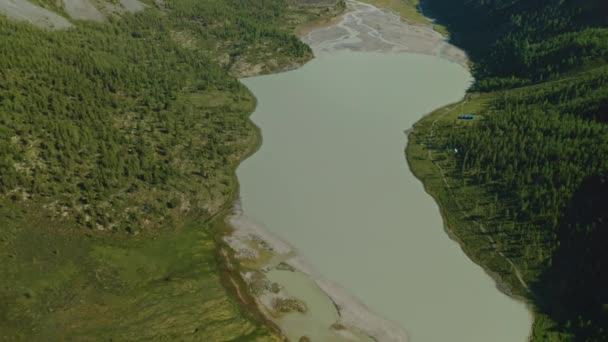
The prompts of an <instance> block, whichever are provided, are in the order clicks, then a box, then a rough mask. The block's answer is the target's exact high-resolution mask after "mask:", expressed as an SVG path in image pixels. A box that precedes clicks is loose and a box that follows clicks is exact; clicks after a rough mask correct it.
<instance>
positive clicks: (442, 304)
mask: <svg viewBox="0 0 608 342" xmlns="http://www.w3.org/2000/svg"><path fill="white" fill-rule="evenodd" d="M470 82H471V78H470V75H469V73H468V72H467V71H466V70H465V69H464V68H463V67H462V66H460V65H458V64H456V63H452V62H450V61H447V60H445V59H441V58H438V57H435V56H428V55H419V54H407V53H402V54H395V53H384V54H380V53H369V52H366V53H364V52H333V53H331V54H326V55H323V56H322V57H320V58H318V59H315V60H313V61H312V62H310V63H309V64H307V65H305V66H303V67H302V68H300V69H298V70H294V71H290V72H286V73H282V74H275V75H269V76H261V77H253V78H248V79H244V80H243V83H244V84H245V85H246V86H247V87H249V89H251V90H252V92H253V93H254V95H255V96H256V97H257V99H258V107H257V109H256V111H255V112H254V114H253V115H252V120H253V121H254V122H255V123H256V124H257V125H258V126H259V127H260V128H261V130H262V136H263V143H262V146H261V148H260V150H259V151H258V152H257V153H255V154H254V155H253V156H252V157H250V158H249V159H247V160H246V161H245V162H243V164H242V165H241V166H240V167H239V169H238V170H237V175H238V178H239V181H240V184H241V199H242V205H243V210H244V212H245V214H246V215H247V216H248V217H251V218H252V219H253V220H255V221H256V222H259V223H261V224H262V225H263V226H264V227H266V229H268V230H269V231H270V232H272V233H274V234H276V235H277V236H279V237H281V238H282V239H284V240H286V241H287V242H289V243H290V244H291V245H293V246H295V248H296V249H297V251H298V253H299V254H301V255H302V256H303V257H304V258H305V259H306V260H307V261H308V262H309V263H310V264H311V266H312V267H313V268H314V269H315V270H316V271H318V272H319V273H320V274H321V275H322V276H323V277H325V278H327V279H330V280H332V281H335V282H336V283H338V284H340V285H341V286H342V287H343V288H345V289H346V291H348V293H349V294H352V295H353V296H355V297H356V298H357V299H359V300H360V301H361V302H363V303H364V304H365V305H367V306H368V307H369V309H370V310H371V311H373V312H375V313H377V314H379V315H381V316H382V317H385V318H387V319H389V320H391V321H394V322H397V323H398V324H399V325H400V326H401V327H402V328H404V329H405V330H407V332H408V335H409V337H410V339H411V340H412V341H414V342H417V341H431V342H434V341H467V342H475V341H479V342H482V341H483V342H487V341H497V342H501V341H505V342H507V341H526V339H527V337H528V334H529V331H530V324H531V318H530V314H529V312H528V310H527V309H526V307H525V305H524V304H523V303H520V302H516V301H514V300H512V299H511V298H509V297H507V296H506V295H504V294H502V293H501V292H499V291H498V290H497V289H496V286H495V283H494V281H493V280H492V279H491V278H490V277H489V276H488V275H487V274H486V273H485V272H484V271H483V270H482V269H481V268H480V267H479V266H477V265H475V264H474V263H473V262H472V261H471V260H469V259H468V257H467V256H466V255H465V254H464V253H463V252H462V250H461V249H460V246H459V245H458V244H457V243H456V242H455V241H453V240H451V239H450V238H449V237H448V235H447V234H446V233H445V231H444V229H443V223H442V219H441V215H440V213H439V209H438V207H437V205H436V204H435V202H434V201H433V199H432V198H431V197H430V196H429V195H428V194H426V193H425V191H424V189H423V187H422V184H421V183H420V182H419V181H418V180H417V179H416V178H415V177H414V176H413V175H412V174H411V172H410V171H409V168H408V165H407V162H406V160H405V156H404V147H405V145H406V142H407V141H406V139H407V138H406V136H405V134H404V130H405V129H407V128H409V127H411V126H412V124H414V123H415V122H416V121H417V120H418V119H420V117H422V115H424V114H425V113H428V112H430V111H432V110H434V109H436V108H438V107H441V106H443V105H446V104H448V103H451V102H455V101H458V100H460V99H461V98H462V97H463V95H464V93H465V90H466V89H467V87H468V86H469V85H470ZM300 299H302V300H303V301H304V302H306V300H307V298H300ZM314 300H316V299H314Z"/></svg>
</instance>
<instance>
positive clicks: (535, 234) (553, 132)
mask: <svg viewBox="0 0 608 342" xmlns="http://www.w3.org/2000/svg"><path fill="white" fill-rule="evenodd" d="M425 9H426V10H427V11H428V12H429V13H430V14H431V15H432V16H433V17H436V18H438V20H439V22H440V23H441V24H443V25H445V26H447V27H448V28H449V30H450V31H451V33H452V40H453V41H454V42H455V43H456V44H458V45H460V46H462V47H463V48H465V49H466V50H467V51H468V52H469V53H470V55H471V57H472V62H473V65H472V68H473V73H474V76H475V78H476V83H475V84H474V85H473V87H472V89H471V90H472V92H474V93H476V94H473V95H471V96H470V100H471V101H475V98H483V99H485V101H486V102H487V103H486V104H485V105H484V106H482V107H481V108H480V109H479V110H478V112H476V113H475V114H478V117H477V119H476V120H475V122H474V123H472V124H470V125H464V124H457V125H453V124H454V123H455V121H452V125H453V126H452V127H447V126H444V127H443V128H444V129H441V130H439V132H440V135H439V137H438V138H437V139H436V140H435V143H438V146H439V148H441V149H443V150H445V151H457V153H453V152H452V153H448V154H446V157H447V160H449V161H451V162H450V164H449V165H450V167H451V169H450V171H449V173H448V176H449V177H452V178H453V179H460V181H458V186H455V187H454V190H450V191H452V192H453V193H454V194H456V196H461V200H462V201H461V203H467V204H465V205H464V206H465V207H468V209H467V210H470V213H471V215H469V216H473V215H475V218H476V219H479V220H480V221H481V222H483V224H485V225H486V229H487V230H488V234H489V235H490V236H491V238H492V239H493V241H495V244H493V245H492V246H488V247H487V248H488V249H490V250H494V249H496V250H499V251H500V252H501V253H502V254H503V255H504V256H505V258H508V260H512V261H513V262H514V267H513V268H508V272H514V270H518V272H521V274H522V275H523V278H524V279H523V280H524V281H525V283H524V282H522V284H524V285H525V284H527V285H528V289H525V288H523V289H520V290H518V291H516V292H518V293H519V294H520V295H523V296H526V297H528V298H529V299H530V300H531V302H532V303H534V305H535V308H536V310H537V311H538V314H537V317H538V319H537V322H536V324H535V328H534V332H533V339H534V340H535V341H536V340H538V341H546V340H555V341H606V340H608V275H607V274H606V272H605V271H606V270H607V269H608V252H607V251H608V249H607V248H606V246H607V244H608V235H607V234H608V221H607V218H606V213H608V197H607V196H608V192H607V188H606V184H607V183H606V182H607V180H608V126H607V124H608V122H607V121H608V116H607V115H608V63H607V62H608V2H606V1H604V0H532V1H530V0H466V1H465V0H428V1H427V2H426V3H425ZM456 123H457V122H456ZM446 165H448V164H446ZM465 189H466V190H465ZM471 189H474V191H471ZM465 193H467V194H468V196H470V197H464V195H463V194H465ZM459 194H460V195H459ZM471 194H473V195H471ZM470 229H473V227H471V228H470ZM475 229H477V227H475ZM482 259H483V257H481V259H478V261H479V260H481V261H480V262H481V263H482V264H485V265H486V266H488V267H489V268H490V269H493V270H495V271H497V272H499V273H501V272H502V273H507V271H505V270H504V269H503V270H501V271H498V268H499V267H498V266H496V265H498V264H499V262H498V261H488V260H485V261H484V260H482ZM504 277H505V278H508V276H507V275H504ZM514 278H515V277H512V279H514ZM513 283H514V281H512V285H513Z"/></svg>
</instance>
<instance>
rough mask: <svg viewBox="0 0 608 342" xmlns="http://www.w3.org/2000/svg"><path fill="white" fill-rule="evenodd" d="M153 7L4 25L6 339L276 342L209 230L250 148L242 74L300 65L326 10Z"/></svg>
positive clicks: (0, 306) (1, 167) (1, 168)
mask: <svg viewBox="0 0 608 342" xmlns="http://www.w3.org/2000/svg"><path fill="white" fill-rule="evenodd" d="M37 3H38V4H39V5H42V6H45V7H47V8H49V9H51V10H57V11H58V12H59V13H63V12H62V11H61V8H58V7H57V6H60V4H59V5H58V3H57V2H54V1H51V2H47V1H37ZM146 5H147V8H146V9H145V10H144V11H143V12H140V13H137V14H127V13H122V14H121V15H120V16H119V15H113V16H110V17H109V18H108V20H107V21H106V22H103V23H92V22H86V21H72V23H73V24H74V27H72V28H70V29H66V30H57V31H45V30H42V29H39V28H36V27H34V26H31V25H29V24H26V23H21V22H14V21H12V20H9V19H7V18H5V17H3V16H0V37H2V38H1V39H0V45H1V46H0V222H1V225H0V246H1V248H0V250H1V253H0V258H2V259H3V260H2V262H1V263H0V279H2V281H1V282H0V340H3V341H17V340H23V341H36V340H39V341H48V340H54V341H58V340H78V341H83V340H112V339H113V340H200V341H216V340H226V339H241V340H247V341H249V340H256V339H262V340H274V339H276V338H278V336H277V335H276V334H275V333H274V332H273V328H272V326H271V325H267V324H265V323H264V322H262V320H261V318H260V317H259V315H258V314H256V312H255V310H248V309H247V308H246V306H247V305H239V303H238V301H241V302H245V303H244V304H248V301H249V299H247V298H242V297H241V298H238V297H237V296H236V295H231V294H229V293H228V292H227V291H228V290H227V289H230V288H234V286H235V284H236V285H238V284H240V282H239V278H238V277H233V276H232V273H231V271H230V270H227V269H222V266H221V265H222V263H221V262H219V259H218V258H220V254H219V252H218V248H219V247H218V244H217V243H216V239H217V238H218V236H216V235H217V233H216V231H215V230H212V229H210V223H211V222H213V220H216V219H218V220H220V221H221V220H222V217H221V214H222V212H223V210H224V209H225V208H226V207H227V206H229V205H230V202H231V201H232V200H233V199H234V196H235V193H236V180H235V177H234V174H233V172H234V168H235V167H236V165H237V164H238V162H239V161H240V160H241V159H242V158H244V157H245V155H246V154H247V153H249V152H251V151H252V149H254V148H255V147H256V145H257V141H258V135H257V131H256V130H255V129H254V127H253V126H252V125H251V123H250V122H249V120H248V116H249V114H250V113H251V112H252V110H253V108H254V105H255V100H254V98H253V96H252V95H251V94H250V93H249V92H248V91H247V90H246V88H245V87H244V86H242V85H241V84H240V83H239V82H238V81H237V80H236V78H235V76H237V75H244V74H252V73H264V72H270V71H273V70H280V69H284V68H290V67H293V66H295V65H298V64H301V63H303V62H305V61H307V60H308V59H310V58H311V57H312V54H311V52H310V50H309V48H308V47H307V46H305V45H303V44H302V43H300V41H299V40H298V39H297V38H296V37H295V36H294V35H293V33H292V32H293V31H294V29H295V27H296V26H297V25H298V24H301V23H303V22H307V21H310V20H316V19H318V18H319V17H321V16H327V15H331V14H332V11H333V9H331V8H326V7H321V8H320V7H305V8H304V7H302V8H301V7H298V6H297V5H295V4H292V3H288V2H286V1H283V0H263V1H258V0H245V1H243V0H238V1H236V0H211V1H192V0H165V1H156V2H152V1H149V2H146ZM223 283H224V284H225V286H224V285H223ZM241 304H243V303H241Z"/></svg>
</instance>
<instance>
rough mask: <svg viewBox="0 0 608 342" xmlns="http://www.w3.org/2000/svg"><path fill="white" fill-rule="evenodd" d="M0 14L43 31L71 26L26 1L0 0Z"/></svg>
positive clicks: (58, 16) (64, 19)
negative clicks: (40, 28)
mask: <svg viewBox="0 0 608 342" xmlns="http://www.w3.org/2000/svg"><path fill="white" fill-rule="evenodd" d="M0 13H1V14H4V15H6V16H7V17H9V18H12V19H15V20H22V21H27V22H30V23H32V24H33V25H36V26H38V27H42V28H45V29H51V30H59V29H65V28H68V27H70V26H72V24H71V23H70V22H69V21H68V20H67V19H66V18H64V17H62V16H60V15H58V14H57V13H55V12H52V11H49V10H47V9H46V8H42V7H40V6H37V5H34V4H32V3H31V2H29V1H26V0H0Z"/></svg>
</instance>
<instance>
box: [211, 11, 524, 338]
mask: <svg viewBox="0 0 608 342" xmlns="http://www.w3.org/2000/svg"><path fill="white" fill-rule="evenodd" d="M345 14H348V12H347V13H345ZM345 14H343V15H345ZM343 15H342V16H343ZM342 16H340V17H336V18H332V19H330V20H329V21H327V22H326V24H328V25H333V24H335V23H336V21H337V20H338V19H339V18H341V17H342ZM320 27H321V28H323V27H326V25H323V24H322V25H320ZM318 28H319V27H316V26H315V27H313V29H312V30H315V29H318ZM301 32H303V33H305V35H304V37H301V38H302V39H303V40H305V37H306V36H308V35H309V33H310V32H311V31H310V30H304V31H301ZM435 32H436V31H435ZM438 34H439V35H440V33H438ZM305 42H306V43H310V41H306V40H305ZM313 58H314V57H313ZM308 62H309V61H308ZM306 63H307V62H306ZM306 63H303V64H300V65H298V66H295V67H291V68H289V69H287V70H278V71H277V72H278V73H280V72H283V71H288V70H293V69H296V68H299V67H301V66H303V65H305V64H306ZM457 63H458V62H457ZM459 64H461V65H462V64H463V63H462V62H460V63H459ZM467 66H468V59H467V60H466V65H465V68H466V67H467ZM256 101H257V100H256ZM256 108H257V106H256ZM251 114H253V112H252V113H251ZM251 114H250V115H251ZM431 114H432V113H430V114H427V115H425V116H423V117H422V118H420V119H419V120H418V122H420V121H422V120H424V119H425V118H426V117H427V116H429V115H431ZM418 122H417V123H418ZM417 123H416V124H417ZM252 125H253V126H255V130H256V134H255V136H256V141H255V142H254V145H253V146H252V148H251V150H250V151H249V152H250V153H248V154H247V155H246V156H245V157H243V158H242V160H241V163H242V162H243V161H244V160H246V159H247V158H249V157H250V156H252V155H253V154H255V153H256V152H257V151H258V150H259V148H260V147H261V145H262V140H263V137H262V134H261V130H260V128H259V127H258V126H257V125H255V124H253V122H252ZM412 129H413V130H415V125H414V126H413V127H412ZM410 143H411V141H410V139H408V145H407V146H409V145H410ZM406 159H407V162H408V166H409V168H410V170H411V171H412V173H414V175H415V176H416V177H417V178H418V179H419V180H420V181H421V182H422V184H423V185H424V188H425V191H426V192H427V193H428V194H430V195H431V196H432V197H433V199H434V201H435V203H436V204H437V205H438V206H439V211H440V214H441V217H442V221H443V223H444V230H445V232H446V234H448V236H450V238H451V239H452V240H454V241H456V242H457V243H458V244H459V246H460V247H461V248H462V249H463V250H465V244H464V242H463V241H462V240H460V239H459V238H458V235H456V234H455V233H454V232H453V231H452V230H451V229H450V228H449V225H448V221H447V219H446V216H445V214H444V208H443V207H442V206H441V203H440V201H438V200H437V198H435V196H433V194H432V193H430V192H429V191H428V189H427V185H426V184H425V182H424V181H422V179H420V178H419V177H418V176H417V175H416V173H415V172H414V169H413V168H412V165H411V162H410V158H409V156H407V158H406ZM237 190H238V185H237ZM236 198H238V193H237V195H235V199H236ZM233 203H234V204H233V209H232V210H228V211H227V212H226V214H225V215H223V216H222V218H221V219H222V220H223V222H224V224H225V225H226V228H225V229H224V233H223V234H222V235H223V236H222V237H221V239H222V243H223V244H225V245H228V246H231V247H232V252H231V253H229V254H228V255H230V257H228V255H225V256H226V263H228V264H239V263H242V262H243V259H242V258H239V257H238V256H237V254H238V253H239V251H238V248H239V246H241V247H243V246H244V245H248V244H250V243H251V242H252V241H254V242H255V241H256V239H255V238H253V239H252V238H251V236H249V237H244V238H243V239H241V240H240V241H237V242H235V241H234V240H232V241H230V239H231V234H230V233H234V232H235V231H239V230H243V227H242V225H243V222H239V221H238V216H239V215H241V214H242V213H240V205H239V203H238V200H236V201H233ZM235 216H236V217H237V220H236V221H235V219H234V218H235ZM245 225H247V223H245ZM239 226H241V227H239ZM257 229H258V228H255V229H253V235H255V236H257V238H259V239H260V240H261V241H263V244H264V245H265V247H266V248H261V249H259V248H258V250H257V251H250V252H251V253H253V254H256V253H257V254H259V253H264V251H263V250H264V249H266V252H271V254H272V256H271V257H270V259H272V258H274V257H276V256H277V255H278V254H281V253H278V254H277V253H274V252H273V251H276V250H283V252H284V253H286V254H289V253H294V251H295V250H294V249H293V247H290V250H289V251H287V252H285V249H284V246H281V244H282V243H284V242H278V243H277V242H276V240H277V237H276V236H272V234H271V233H270V232H268V231H265V232H260V231H259V230H257ZM262 229H263V228H262ZM244 230H245V232H246V235H247V234H249V233H251V231H248V230H250V227H249V228H247V227H246V228H244ZM237 240H238V239H237ZM273 241H274V242H273ZM231 242H232V244H231ZM249 247H251V246H249ZM245 249H247V247H246V248H245ZM288 249H289V247H288ZM254 250H255V248H254ZM465 252H466V250H465ZM296 254H297V252H296ZM467 256H468V257H469V259H471V260H472V261H474V262H475V263H476V264H478V265H479V266H481V267H482V268H483V269H484V271H485V272H486V273H487V274H488V275H489V276H490V277H491V278H492V279H493V280H494V282H495V284H496V287H497V288H498V289H499V290H500V291H501V292H503V293H505V294H507V295H509V296H510V297H513V296H512V294H510V293H509V291H508V289H507V288H506V287H504V288H502V287H501V285H502V284H506V283H503V282H502V281H501V279H500V278H499V277H498V275H496V274H493V273H492V272H491V271H490V270H489V269H488V268H486V267H485V266H484V265H482V264H479V263H478V262H477V261H475V259H473V258H472V257H470V256H469V254H468V253H467ZM254 259H255V258H254ZM282 262H284V261H281V263H282ZM286 264H287V265H288V266H289V267H291V268H293V270H294V271H295V272H301V273H303V274H306V275H307V276H308V277H310V278H311V279H313V280H314V278H315V276H314V275H313V273H314V272H313V271H311V270H310V269H309V268H308V267H307V266H304V265H302V264H300V263H298V262H295V263H293V262H292V263H289V262H286ZM262 268H263V267H260V269H262ZM236 273H237V274H238V272H236ZM247 277H248V275H247V273H241V274H240V280H241V282H242V284H243V287H244V290H245V291H248V292H250V293H249V295H251V297H252V298H256V295H255V294H254V293H251V292H254V291H252V290H251V287H252V286H251V283H248V279H247ZM317 285H319V283H317ZM319 289H320V290H321V291H322V292H323V293H324V294H325V295H326V296H327V297H328V300H330V301H331V302H332V304H333V305H334V306H335V308H336V311H337V312H338V315H340V314H341V311H340V307H341V306H343V305H344V304H342V305H340V303H339V301H340V299H337V298H339V297H340V293H342V294H344V293H345V292H344V291H341V290H339V287H338V288H337V289H333V288H332V287H331V286H329V287H325V288H323V286H320V285H319ZM237 292H238V289H237ZM237 297H240V295H238V296H237ZM341 300H342V301H344V298H342V299H341ZM348 300H352V301H353V302H354V303H355V304H353V303H351V306H352V305H355V306H356V305H357V303H356V301H357V300H356V299H354V298H352V299H347V301H348ZM267 304H268V303H267ZM256 307H257V308H256V310H257V311H258V312H259V313H260V314H262V315H263V316H264V317H265V318H266V319H267V320H268V322H271V325H273V326H275V327H276V326H277V325H276V323H275V322H273V319H272V318H273V317H274V316H275V315H276V313H272V312H269V310H268V305H266V307H265V306H264V304H263V303H262V300H260V299H259V298H258V300H257V305H256ZM364 311H365V310H364ZM342 323H344V325H343V326H342V324H341V323H340V324H338V325H340V327H338V328H339V329H336V330H342V329H347V330H350V332H351V333H357V332H358V333H362V332H363V333H364V334H365V335H367V336H370V337H372V339H373V340H383V338H378V336H372V334H370V331H369V330H370V329H369V327H368V329H360V328H361V327H357V326H356V324H353V323H356V322H342ZM366 330H367V331H366ZM372 330H373V329H372ZM283 337H284V336H283ZM400 341H407V336H405V337H404V338H403V339H400Z"/></svg>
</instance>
